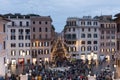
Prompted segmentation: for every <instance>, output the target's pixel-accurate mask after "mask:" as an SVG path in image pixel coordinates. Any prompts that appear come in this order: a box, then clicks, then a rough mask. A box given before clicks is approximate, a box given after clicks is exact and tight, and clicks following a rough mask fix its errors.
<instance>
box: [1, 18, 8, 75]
mask: <svg viewBox="0 0 120 80" xmlns="http://www.w3.org/2000/svg"><path fill="white" fill-rule="evenodd" d="M8 21H9V20H7V19H4V18H3V17H0V76H5V73H7V56H6V46H5V44H6V42H5V41H6V37H7V35H6V33H5V24H6V23H7V22H8Z"/></svg>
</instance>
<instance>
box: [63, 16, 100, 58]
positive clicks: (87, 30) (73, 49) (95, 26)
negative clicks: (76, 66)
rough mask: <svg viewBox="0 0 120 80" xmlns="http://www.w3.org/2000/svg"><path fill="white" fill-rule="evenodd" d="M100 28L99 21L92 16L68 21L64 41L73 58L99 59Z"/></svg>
mask: <svg viewBox="0 0 120 80" xmlns="http://www.w3.org/2000/svg"><path fill="white" fill-rule="evenodd" d="M99 28H100V24H99V21H98V20H96V19H93V18H91V16H84V17H83V18H76V17H70V18H68V19H67V21H66V25H65V28H64V38H65V39H64V41H65V44H66V46H67V47H68V52H69V54H70V55H71V58H76V59H83V60H85V59H88V60H91V59H94V60H97V59H98V56H99V34H100V32H99Z"/></svg>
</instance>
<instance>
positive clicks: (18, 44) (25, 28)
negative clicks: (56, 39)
mask: <svg viewBox="0 0 120 80" xmlns="http://www.w3.org/2000/svg"><path fill="white" fill-rule="evenodd" d="M4 17H6V18H7V19H9V20H11V21H10V22H9V23H7V24H6V34H7V41H6V47H7V48H6V49H7V56H8V60H9V63H10V64H27V63H30V62H32V60H31V54H30V48H31V47H30V46H31V41H30V35H31V34H30V17H29V16H28V15H21V14H14V15H13V14H6V15H4Z"/></svg>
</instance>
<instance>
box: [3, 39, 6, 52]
mask: <svg viewBox="0 0 120 80" xmlns="http://www.w3.org/2000/svg"><path fill="white" fill-rule="evenodd" d="M3 49H4V50H5V49H6V42H5V41H3Z"/></svg>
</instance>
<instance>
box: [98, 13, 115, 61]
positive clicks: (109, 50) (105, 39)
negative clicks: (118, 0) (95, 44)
mask: <svg viewBox="0 0 120 80" xmlns="http://www.w3.org/2000/svg"><path fill="white" fill-rule="evenodd" d="M98 20H99V22H100V55H101V56H100V57H105V58H106V59H107V60H110V59H114V55H115V54H116V53H117V43H116V39H117V32H116V30H117V26H116V23H115V22H114V21H113V19H112V15H102V16H99V17H98Z"/></svg>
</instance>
